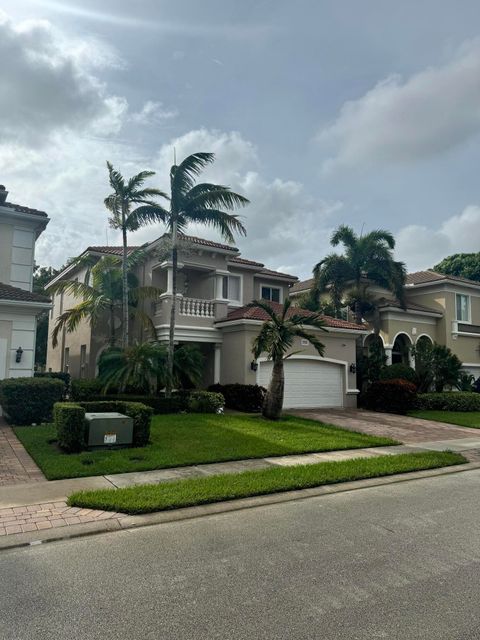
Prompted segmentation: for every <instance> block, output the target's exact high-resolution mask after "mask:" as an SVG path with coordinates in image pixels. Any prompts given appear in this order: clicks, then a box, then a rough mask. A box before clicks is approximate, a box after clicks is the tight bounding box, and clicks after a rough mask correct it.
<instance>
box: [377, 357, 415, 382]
mask: <svg viewBox="0 0 480 640" xmlns="http://www.w3.org/2000/svg"><path fill="white" fill-rule="evenodd" d="M380 380H408V382H412V383H413V384H414V385H416V384H417V374H416V372H415V369H412V367H409V366H408V364H403V363H401V362H398V363H397V364H390V365H388V367H384V368H383V369H382V370H381V371H380Z"/></svg>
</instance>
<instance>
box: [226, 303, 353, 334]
mask: <svg viewBox="0 0 480 640" xmlns="http://www.w3.org/2000/svg"><path fill="white" fill-rule="evenodd" d="M268 304H269V305H270V307H271V308H272V309H273V310H274V311H275V313H281V312H282V309H283V305H281V304H279V303H278V302H269V303H268ZM292 313H295V314H296V315H297V314H298V315H301V316H306V317H307V316H313V315H315V314H314V313H313V312H312V311H308V310H307V309H300V308H299V307H294V306H292V307H290V309H289V312H288V315H291V314H292ZM287 317H288V316H287ZM321 318H322V320H323V321H324V322H325V325H326V326H327V327H332V328H335V329H350V330H352V331H362V330H364V329H365V327H364V326H363V325H358V324H354V323H353V322H347V321H346V320H340V319H339V318H331V317H330V316H321ZM268 319H269V316H268V314H267V312H266V311H264V310H263V309H260V308H259V307H248V306H245V307H239V308H238V309H233V310H232V311H230V312H229V313H228V314H227V316H226V317H225V318H223V319H222V320H219V321H218V322H226V321H229V320H261V321H262V322H264V321H265V320H268Z"/></svg>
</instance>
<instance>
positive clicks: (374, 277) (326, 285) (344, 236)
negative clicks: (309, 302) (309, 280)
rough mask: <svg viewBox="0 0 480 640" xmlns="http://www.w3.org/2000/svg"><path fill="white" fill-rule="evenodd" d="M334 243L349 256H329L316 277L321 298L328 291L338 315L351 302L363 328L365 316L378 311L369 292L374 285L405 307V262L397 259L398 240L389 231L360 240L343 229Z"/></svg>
mask: <svg viewBox="0 0 480 640" xmlns="http://www.w3.org/2000/svg"><path fill="white" fill-rule="evenodd" d="M330 243H331V244H332V245H333V246H334V247H336V246H338V245H339V244H342V245H343V246H344V248H345V254H344V255H338V254H335V253H332V254H330V255H328V256H327V257H326V258H324V259H323V260H321V261H320V262H319V263H318V264H317V265H316V266H315V268H314V270H313V274H314V276H315V289H316V291H317V294H322V293H325V292H326V291H328V292H329V295H330V298H331V301H332V304H333V306H334V307H335V309H336V310H337V312H338V311H339V309H340V307H341V305H342V304H343V303H344V302H345V301H347V303H348V304H349V305H351V306H352V308H353V310H354V312H355V320H356V322H357V324H361V323H362V317H363V314H364V313H365V312H367V311H374V310H375V299H374V297H372V295H371V294H370V292H369V287H370V286H371V285H372V284H373V285H376V286H379V287H382V288H384V289H387V290H388V291H390V292H391V293H392V294H393V295H394V296H395V297H396V298H397V300H398V301H399V302H400V304H401V305H402V306H403V307H405V296H404V285H405V278H406V269H405V265H404V263H403V262H397V261H395V260H394V259H393V249H394V248H395V239H394V237H393V235H392V234H391V233H390V232H389V231H384V230H383V229H378V230H376V231H371V232H370V233H367V234H366V235H360V236H358V235H356V233H355V232H354V230H353V229H352V228H351V227H348V226H347V225H341V226H340V227H338V229H336V231H335V232H334V233H333V235H332V237H331V240H330Z"/></svg>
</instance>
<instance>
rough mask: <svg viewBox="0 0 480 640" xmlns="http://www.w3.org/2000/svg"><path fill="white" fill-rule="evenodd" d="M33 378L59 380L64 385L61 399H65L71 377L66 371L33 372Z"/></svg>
mask: <svg viewBox="0 0 480 640" xmlns="http://www.w3.org/2000/svg"><path fill="white" fill-rule="evenodd" d="M33 377H34V378H53V379H54V380H61V381H62V382H63V383H64V384H65V393H64V394H63V397H64V398H66V396H67V394H68V391H69V389H70V382H71V380H72V377H71V375H70V374H69V373H67V372H66V371H35V373H34V374H33Z"/></svg>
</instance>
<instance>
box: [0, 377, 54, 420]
mask: <svg viewBox="0 0 480 640" xmlns="http://www.w3.org/2000/svg"><path fill="white" fill-rule="evenodd" d="M64 393H65V384H64V383H63V382H62V381H61V380H55V379H53V378H7V379H5V380H1V381H0V405H1V407H2V409H3V412H4V414H5V417H6V418H7V420H8V422H10V423H11V424H23V425H29V424H32V423H36V424H39V423H41V422H47V421H50V420H51V419H52V411H53V405H54V404H55V403H56V402H59V401H60V400H61V399H62V398H63V395H64Z"/></svg>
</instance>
